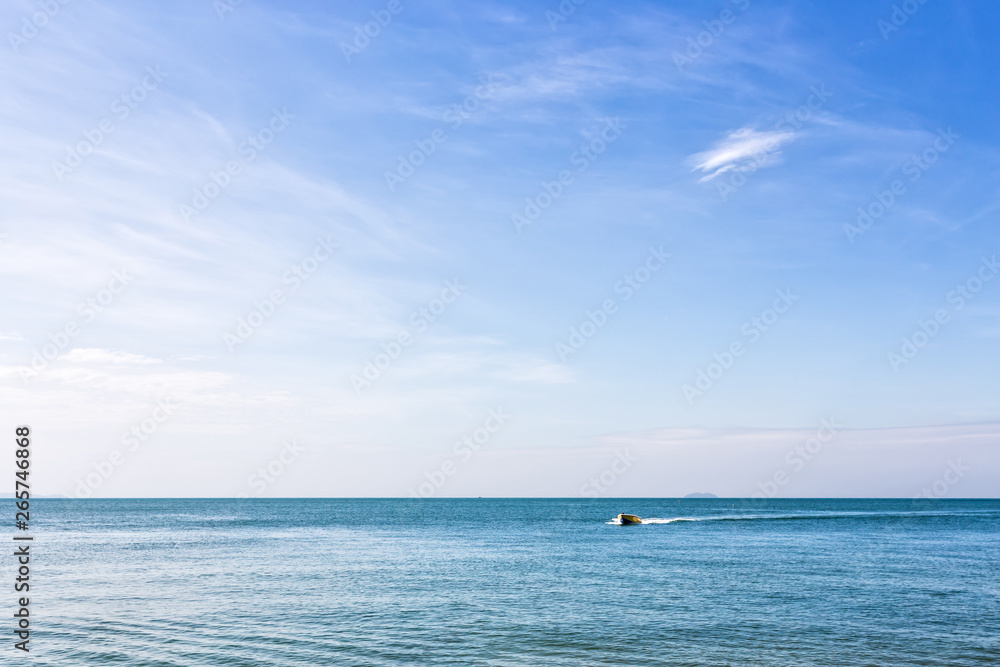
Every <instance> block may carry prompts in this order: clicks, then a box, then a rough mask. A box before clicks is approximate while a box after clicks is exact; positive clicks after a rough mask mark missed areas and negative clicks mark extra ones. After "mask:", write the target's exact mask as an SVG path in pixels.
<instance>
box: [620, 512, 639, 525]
mask: <svg viewBox="0 0 1000 667" xmlns="http://www.w3.org/2000/svg"><path fill="white" fill-rule="evenodd" d="M618 521H619V523H621V525H623V526H631V525H634V524H637V523H642V519H640V518H639V517H637V516H636V515H634V514H619V515H618Z"/></svg>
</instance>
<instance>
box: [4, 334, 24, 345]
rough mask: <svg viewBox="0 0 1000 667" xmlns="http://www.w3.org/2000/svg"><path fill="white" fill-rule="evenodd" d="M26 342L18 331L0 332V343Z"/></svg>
mask: <svg viewBox="0 0 1000 667" xmlns="http://www.w3.org/2000/svg"><path fill="white" fill-rule="evenodd" d="M23 340H25V338H24V336H22V335H21V334H20V332H18V331H0V343H19V342H21V341H23Z"/></svg>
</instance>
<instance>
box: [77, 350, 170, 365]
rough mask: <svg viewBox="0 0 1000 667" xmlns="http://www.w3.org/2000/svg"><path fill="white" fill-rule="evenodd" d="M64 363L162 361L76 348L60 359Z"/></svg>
mask: <svg viewBox="0 0 1000 667" xmlns="http://www.w3.org/2000/svg"><path fill="white" fill-rule="evenodd" d="M62 358H63V359H64V360H65V361H69V362H72V363H75V364H162V363H163V360H162V359H154V358H153V357H144V356H143V355H141V354H132V353H131V352H122V351H121V350H105V349H102V348H99V347H78V348H76V349H73V350H70V351H69V352H67V353H66V354H64V355H63V357H62Z"/></svg>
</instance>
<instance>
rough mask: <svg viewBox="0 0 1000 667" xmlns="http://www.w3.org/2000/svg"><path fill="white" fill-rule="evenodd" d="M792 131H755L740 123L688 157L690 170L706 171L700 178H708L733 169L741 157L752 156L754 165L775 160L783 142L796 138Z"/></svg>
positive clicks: (747, 157) (746, 158) (768, 164)
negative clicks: (726, 133)
mask: <svg viewBox="0 0 1000 667" xmlns="http://www.w3.org/2000/svg"><path fill="white" fill-rule="evenodd" d="M798 136H799V135H798V134H796V133H795V132H783V131H779V130H771V131H768V132H758V131H757V130H754V129H753V128H750V127H744V128H741V129H739V130H736V131H734V132H730V133H729V134H728V135H727V136H726V137H725V138H723V139H722V140H720V141H718V142H716V144H715V145H714V146H712V147H711V148H710V149H708V150H707V151H704V152H702V153H695V154H694V155H692V156H691V157H690V162H691V164H692V165H693V167H692V169H691V171H696V170H700V171H703V172H710V173H708V175H706V176H704V177H702V179H701V181H700V182H704V181H708V180H711V179H713V178H715V177H716V176H718V175H719V174H724V173H725V172H727V171H729V170H730V169H735V168H736V167H737V166H738V164H739V163H740V162H741V161H743V160H748V159H753V160H754V162H755V163H756V165H757V167H766V166H770V165H773V164H777V162H778V157H779V156H780V155H781V151H780V150H779V149H780V148H781V147H782V146H783V145H785V144H787V143H788V142H790V141H792V140H793V139H795V138H797V137H798Z"/></svg>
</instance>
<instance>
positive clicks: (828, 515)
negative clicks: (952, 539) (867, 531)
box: [605, 511, 982, 526]
mask: <svg viewBox="0 0 1000 667" xmlns="http://www.w3.org/2000/svg"><path fill="white" fill-rule="evenodd" d="M966 514H968V515H971V516H976V515H982V512H966V513H955V512H926V511H924V512H921V511H914V512H824V513H816V514H743V515H740V514H723V515H720V516H701V517H691V516H677V517H674V518H672V519H657V518H652V519H643V520H642V524H640V525H645V524H667V523H681V522H688V521H815V520H818V519H879V518H911V519H914V518H921V519H923V518H929V517H953V516H958V515H966ZM605 523H607V524H608V525H611V526H620V525H621V522H620V521H619V520H618V518H617V517H616V518H614V519H612V520H611V521H607V522H605Z"/></svg>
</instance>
